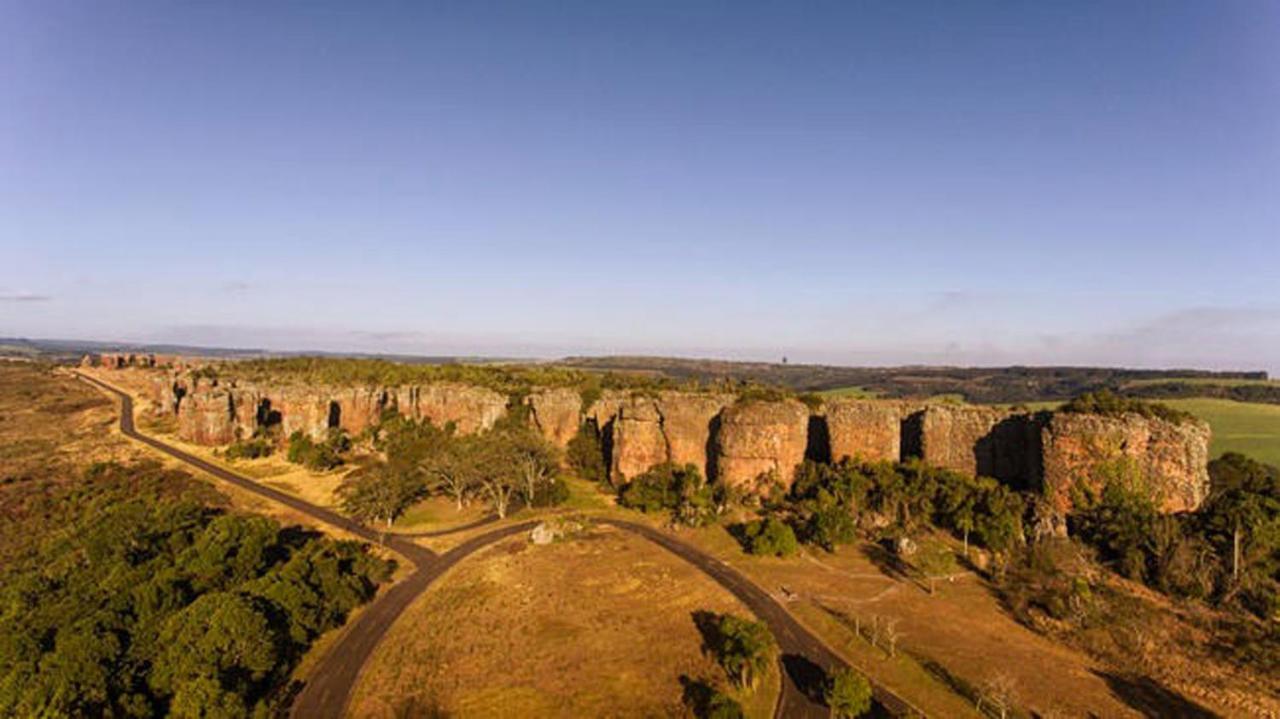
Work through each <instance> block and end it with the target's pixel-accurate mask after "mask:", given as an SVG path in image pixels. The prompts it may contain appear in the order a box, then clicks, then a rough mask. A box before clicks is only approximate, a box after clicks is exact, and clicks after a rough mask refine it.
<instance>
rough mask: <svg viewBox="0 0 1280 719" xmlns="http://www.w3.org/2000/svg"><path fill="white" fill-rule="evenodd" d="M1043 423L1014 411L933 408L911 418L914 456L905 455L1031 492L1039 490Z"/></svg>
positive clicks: (909, 441)
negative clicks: (1034, 489) (1040, 431)
mask: <svg viewBox="0 0 1280 719" xmlns="http://www.w3.org/2000/svg"><path fill="white" fill-rule="evenodd" d="M1042 421H1043V420H1042V418H1041V417H1040V416H1038V415H1034V414H1029V413H1026V412H1017V411H1014V410H1010V409H1001V408H995V407H975V406H972V405H949V404H940V405H929V406H927V407H925V408H924V409H923V410H922V411H920V412H918V413H915V414H913V415H911V416H910V417H909V418H908V420H907V423H906V426H907V430H906V436H905V438H904V441H905V442H906V443H907V444H908V445H909V446H911V447H912V450H911V451H907V452H904V454H910V455H915V456H919V457H920V458H921V459H923V460H924V461H925V462H926V463H928V464H931V465H935V466H938V467H947V468H949V469H954V470H956V471H958V472H964V473H965V474H969V475H973V476H983V477H995V478H996V479H999V480H1001V481H1004V482H1007V483H1010V484H1013V485H1015V486H1018V487H1020V488H1023V489H1030V488H1034V487H1036V486H1038V485H1039V477H1040V465H1041V462H1040V446H1039V444H1040V433H1039V430H1040V425H1041V423H1042Z"/></svg>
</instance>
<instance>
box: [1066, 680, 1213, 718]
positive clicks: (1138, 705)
mask: <svg viewBox="0 0 1280 719" xmlns="http://www.w3.org/2000/svg"><path fill="white" fill-rule="evenodd" d="M1091 671H1093V673H1094V674H1096V675H1097V676H1099V677H1101V678H1102V680H1103V681H1105V682H1106V683H1107V686H1108V687H1109V688H1110V689H1111V693H1113V694H1115V695H1116V696H1117V697H1119V699H1120V700H1121V701H1123V702H1124V703H1125V704H1128V705H1129V706H1130V707H1132V708H1133V710H1134V711H1137V712H1138V713H1140V714H1142V715H1143V716H1147V717H1177V719H1219V717H1220V715H1219V714H1217V713H1215V712H1212V711H1210V710H1208V709H1206V708H1204V707H1203V706H1200V705H1199V704H1197V703H1195V702H1193V701H1191V700H1190V699H1187V698H1186V697H1184V696H1182V695H1181V694H1179V693H1177V692H1175V691H1173V690H1171V689H1168V688H1167V687H1165V686H1163V685H1161V684H1160V683H1158V682H1156V681H1155V680H1153V679H1151V678H1150V677H1139V676H1124V675H1121V674H1116V673H1113V672H1107V671H1101V670H1098V669H1093V670H1091Z"/></svg>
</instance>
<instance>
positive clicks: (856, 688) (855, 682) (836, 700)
mask: <svg viewBox="0 0 1280 719" xmlns="http://www.w3.org/2000/svg"><path fill="white" fill-rule="evenodd" d="M822 694H823V699H825V700H826V702H827V706H829V707H831V716H833V717H835V718H836V719H854V717H859V716H862V715H863V714H866V713H867V712H868V711H870V710H871V683H870V682H868V681H867V678H866V677H864V676H862V675H861V674H859V673H857V672H855V671H853V670H852V669H847V668H846V669H838V670H836V671H835V672H834V673H833V674H832V675H831V676H829V677H827V683H826V686H825V687H824V688H823V693H822Z"/></svg>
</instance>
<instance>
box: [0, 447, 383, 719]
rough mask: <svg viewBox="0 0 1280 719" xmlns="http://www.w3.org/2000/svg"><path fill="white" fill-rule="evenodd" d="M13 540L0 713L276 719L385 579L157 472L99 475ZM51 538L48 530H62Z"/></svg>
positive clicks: (105, 467) (353, 551) (368, 562)
mask: <svg viewBox="0 0 1280 719" xmlns="http://www.w3.org/2000/svg"><path fill="white" fill-rule="evenodd" d="M47 499H48V505H47V507H48V514H44V515H39V514H29V515H27V516H26V518H25V519H23V520H20V521H19V522H18V523H17V526H15V527H13V529H14V530H15V531H29V532H35V533H37V534H38V535H40V536H43V537H44V538H43V540H41V541H38V542H32V543H31V544H29V545H27V546H25V547H23V548H22V551H20V552H19V553H18V554H17V556H15V557H14V558H13V561H11V562H8V563H7V564H6V565H5V566H4V567H3V569H0V585H2V588H0V715H3V716H123V717H128V716H134V717H148V716H165V715H167V716H175V717H211V716H218V717H240V716H249V715H250V714H253V715H259V716H261V715H270V714H271V713H274V712H277V711H279V709H280V706H281V704H280V702H282V701H283V700H284V699H285V697H284V694H285V692H284V691H283V689H284V687H285V685H286V683H287V681H288V677H289V673H290V671H291V670H292V668H293V667H294V665H295V664H296V663H297V661H298V659H299V658H300V657H301V656H302V654H303V653H304V652H305V651H306V649H307V648H308V647H309V646H310V645H311V643H312V641H313V640H314V639H315V638H316V637H317V636H318V635H319V634H321V633H322V632H324V631H327V630H329V629H332V628H334V627H337V626H339V625H340V624H342V622H343V621H344V620H345V618H346V616H347V614H348V613H349V612H350V611H351V610H352V609H354V608H355V607H357V606H359V605H360V604H361V603H363V602H365V601H367V600H368V599H369V598H370V597H372V596H373V594H374V592H375V590H376V587H377V584H378V583H379V582H381V581H383V580H385V579H386V578H387V577H388V576H389V573H390V569H391V567H390V565H389V564H388V563H387V562H385V561H383V560H381V559H378V558H377V557H374V556H372V555H370V554H368V553H367V552H366V551H365V550H364V549H363V547H362V546H361V545H358V544H356V543H352V542H334V541H330V540H327V539H323V538H319V537H318V536H316V535H314V534H311V533H309V532H306V531H303V530H300V529H298V528H281V527H280V526H279V525H278V524H276V523H275V522H273V521H271V520H269V519H266V518H264V517H257V516H247V515H240V514H233V513H228V512H225V511H222V510H220V509H217V508H214V507H210V506H209V505H208V504H207V503H206V501H207V499H208V491H207V490H205V489H203V488H202V487H200V486H199V485H196V484H195V483H193V482H191V481H190V480H189V478H188V477H187V476H186V475H184V474H182V473H180V472H175V471H172V470H165V469H163V468H161V467H160V466H159V465H158V464H155V463H145V464H138V465H133V466H122V465H118V464H99V465H95V466H93V467H92V468H90V469H89V470H88V471H87V472H86V473H85V476H84V478H83V481H82V482H80V483H78V484H77V485H74V486H72V487H69V488H67V489H65V490H63V491H60V492H58V493H57V494H54V495H51V496H49V497H48V498H47ZM51 530H52V531H51Z"/></svg>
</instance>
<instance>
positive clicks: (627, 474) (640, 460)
mask: <svg viewBox="0 0 1280 719" xmlns="http://www.w3.org/2000/svg"><path fill="white" fill-rule="evenodd" d="M670 456H671V454H670V452H669V450H668V448H667V436H666V434H665V433H663V431H662V415H661V414H660V413H659V412H658V403H657V401H656V400H655V399H654V398H652V397H630V398H628V399H627V400H625V401H624V402H622V404H621V406H620V407H619V411H618V416H617V417H616V418H615V419H614V420H613V457H612V465H611V467H610V468H609V477H610V480H611V481H612V482H613V484H614V485H621V484H625V483H626V482H627V481H629V480H631V479H634V478H635V477H636V476H637V475H640V474H643V473H644V472H645V470H647V469H649V468H650V467H653V466H655V465H658V464H662V463H663V462H666V461H668V460H669V458H670Z"/></svg>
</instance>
